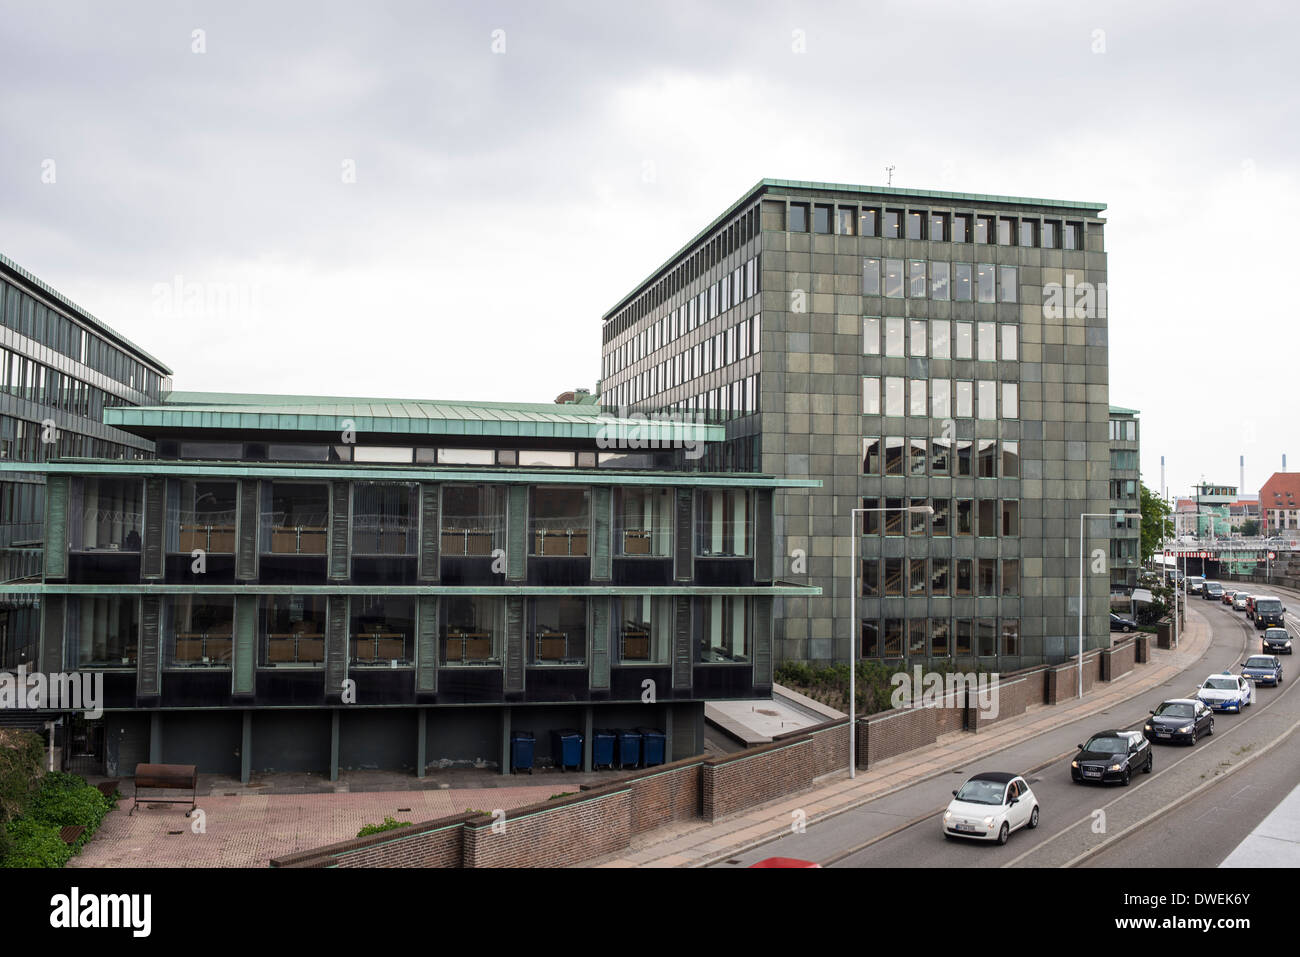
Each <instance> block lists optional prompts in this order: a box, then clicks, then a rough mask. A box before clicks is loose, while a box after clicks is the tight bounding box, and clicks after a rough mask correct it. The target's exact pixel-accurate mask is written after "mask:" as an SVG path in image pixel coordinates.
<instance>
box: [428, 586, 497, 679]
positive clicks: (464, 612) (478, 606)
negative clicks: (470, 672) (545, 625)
mask: <svg viewBox="0 0 1300 957" xmlns="http://www.w3.org/2000/svg"><path fill="white" fill-rule="evenodd" d="M441 604H442V609H443V611H442V615H441V618H442V623H441V625H442V627H441V638H442V643H441V647H440V648H439V649H438V651H439V657H440V661H441V662H442V664H443V665H444V666H447V667H455V668H461V667H475V666H477V667H498V668H499V667H500V666H501V660H502V646H503V638H504V636H505V610H506V603H505V602H504V601H502V600H501V599H499V598H486V597H483V596H480V595H444V596H443V597H442V602H441Z"/></svg>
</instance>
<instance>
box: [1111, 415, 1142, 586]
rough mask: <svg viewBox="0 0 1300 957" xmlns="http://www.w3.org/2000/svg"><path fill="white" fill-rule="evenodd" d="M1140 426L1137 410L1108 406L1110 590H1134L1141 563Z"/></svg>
mask: <svg viewBox="0 0 1300 957" xmlns="http://www.w3.org/2000/svg"><path fill="white" fill-rule="evenodd" d="M1141 438H1142V436H1141V426H1140V425H1139V423H1138V412H1137V410H1136V409H1121V408H1119V407H1118V406H1111V407H1110V510H1111V513H1112V514H1113V515H1114V516H1115V519H1114V521H1113V522H1112V523H1111V536H1110V590H1111V594H1114V595H1127V594H1129V593H1130V592H1131V591H1132V590H1133V589H1134V588H1135V587H1137V579H1138V571H1139V570H1140V568H1141V564H1142V497H1141V486H1142V473H1141V470H1140V465H1141V461H1142V456H1141V444H1140V443H1141Z"/></svg>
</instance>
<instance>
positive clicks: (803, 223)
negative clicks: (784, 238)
mask: <svg viewBox="0 0 1300 957" xmlns="http://www.w3.org/2000/svg"><path fill="white" fill-rule="evenodd" d="M789 227H790V232H792V233H806V232H808V204H807V203H791V204H790V216H789Z"/></svg>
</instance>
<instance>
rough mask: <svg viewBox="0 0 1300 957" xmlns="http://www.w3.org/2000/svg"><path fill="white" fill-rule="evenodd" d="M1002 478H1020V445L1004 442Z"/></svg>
mask: <svg viewBox="0 0 1300 957" xmlns="http://www.w3.org/2000/svg"><path fill="white" fill-rule="evenodd" d="M1002 477H1003V478H1020V443H1019V442H1008V441H1003V443H1002Z"/></svg>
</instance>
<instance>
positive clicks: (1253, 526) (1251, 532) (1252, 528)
mask: <svg viewBox="0 0 1300 957" xmlns="http://www.w3.org/2000/svg"><path fill="white" fill-rule="evenodd" d="M1241 534H1242V536H1243V537H1245V538H1254V537H1255V536H1256V535H1258V534H1259V522H1257V521H1255V520H1254V519H1253V518H1248V519H1246V520H1245V521H1244V522H1242V523H1241Z"/></svg>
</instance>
